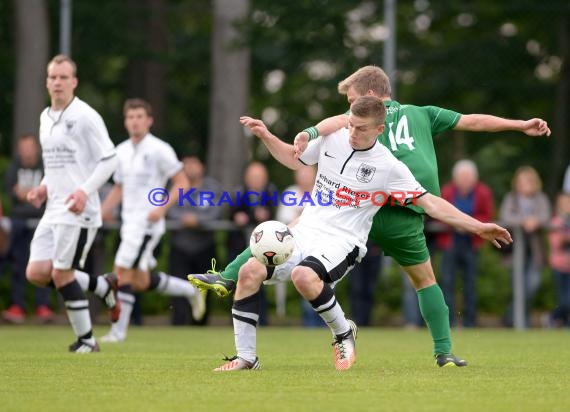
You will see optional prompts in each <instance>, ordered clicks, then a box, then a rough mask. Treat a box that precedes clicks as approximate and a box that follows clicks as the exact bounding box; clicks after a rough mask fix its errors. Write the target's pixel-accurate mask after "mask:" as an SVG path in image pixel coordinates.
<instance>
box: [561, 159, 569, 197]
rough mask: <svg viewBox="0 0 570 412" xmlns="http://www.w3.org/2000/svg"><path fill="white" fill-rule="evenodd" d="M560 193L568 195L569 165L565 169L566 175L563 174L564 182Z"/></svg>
mask: <svg viewBox="0 0 570 412" xmlns="http://www.w3.org/2000/svg"><path fill="white" fill-rule="evenodd" d="M562 191H563V192H564V193H568V194H570V165H568V167H567V168H566V173H565V174H564V182H563V183H562Z"/></svg>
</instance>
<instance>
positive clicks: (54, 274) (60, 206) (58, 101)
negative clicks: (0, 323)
mask: <svg viewBox="0 0 570 412" xmlns="http://www.w3.org/2000/svg"><path fill="white" fill-rule="evenodd" d="M76 71H77V68H76V65H75V63H74V62H73V60H71V59H70V58H69V57H67V56H64V55H58V56H55V57H54V58H53V59H52V60H51V61H50V62H49V64H48V66H47V82H46V83H47V90H48V92H49V95H50V97H51V105H50V106H49V107H47V108H46V109H45V110H44V111H43V112H42V114H41V117H40V143H41V146H42V157H43V163H44V168H45V175H44V178H43V179H42V181H41V183H40V185H39V186H37V187H35V188H33V189H32V190H30V192H28V195H27V199H28V201H29V202H31V203H32V204H33V205H34V206H36V207H40V206H41V205H42V204H43V203H44V202H45V201H46V200H47V205H46V210H45V213H44V215H43V216H42V218H41V220H40V222H39V224H38V227H37V228H36V231H35V233H34V237H33V239H32V243H31V245H30V259H29V263H28V267H27V269H26V277H27V278H28V280H29V281H30V282H32V283H34V284H36V285H38V286H48V285H51V286H54V287H55V288H56V289H57V290H58V292H59V293H60V294H61V296H62V298H63V301H64V302H65V307H66V310H67V316H68V318H69V321H70V323H71V326H72V328H73V331H74V333H75V335H76V336H77V341H76V342H75V343H73V344H72V345H71V346H70V347H69V350H70V351H71V352H76V353H88V352H98V351H99V346H98V345H97V343H96V341H95V338H94V337H93V333H92V326H91V318H90V315H89V303H88V300H87V298H86V297H85V293H84V291H85V289H86V287H83V288H82V286H81V285H80V283H79V282H78V281H79V279H80V278H81V279H89V275H88V274H86V273H84V272H81V271H79V270H75V269H74V267H76V266H79V267H82V266H83V263H84V262H85V258H86V256H87V253H88V252H89V248H90V247H91V244H92V242H93V239H94V237H95V234H96V232H97V228H98V227H100V226H101V208H100V203H99V194H98V193H97V190H98V189H99V188H100V187H101V186H102V185H103V184H104V183H105V182H106V181H107V180H108V179H109V177H110V176H111V174H112V173H113V172H114V171H115V168H116V167H117V156H116V152H115V146H114V145H113V143H112V142H111V139H110V138H109V134H108V132H107V128H106V127H105V123H104V122H103V119H102V118H101V116H99V114H98V113H97V112H96V111H95V110H93V109H92V108H91V107H90V106H89V105H88V104H86V103H85V102H83V101H81V100H80V99H79V98H78V97H76V96H75V95H74V90H75V88H76V87H77V83H78V81H77V77H76ZM94 285H95V289H96V294H97V295H99V296H100V297H105V298H106V299H105V300H106V303H107V304H108V305H109V306H110V307H112V308H114V309H118V307H116V304H115V299H114V295H113V293H112V284H111V283H110V282H109V281H108V280H106V279H105V278H103V277H99V278H96V279H95V280H94ZM114 313H115V314H118V311H117V310H115V311H114Z"/></svg>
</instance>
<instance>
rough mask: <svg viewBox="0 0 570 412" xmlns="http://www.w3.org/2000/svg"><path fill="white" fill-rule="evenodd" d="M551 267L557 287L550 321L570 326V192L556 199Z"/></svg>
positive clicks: (549, 237)
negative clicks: (554, 305) (554, 307)
mask: <svg viewBox="0 0 570 412" xmlns="http://www.w3.org/2000/svg"><path fill="white" fill-rule="evenodd" d="M550 223H551V231H550V233H549V235H548V240H549V241H550V259H549V260H550V267H551V268H552V279H553V281H554V287H555V289H556V302H557V306H556V309H554V311H553V312H552V314H551V315H550V321H551V323H553V324H556V325H560V326H570V193H560V194H559V195H558V199H557V201H556V214H555V216H554V217H553V218H552V220H551V222H550Z"/></svg>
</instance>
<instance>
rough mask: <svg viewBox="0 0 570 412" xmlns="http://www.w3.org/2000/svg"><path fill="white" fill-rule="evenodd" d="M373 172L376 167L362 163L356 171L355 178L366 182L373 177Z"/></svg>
mask: <svg viewBox="0 0 570 412" xmlns="http://www.w3.org/2000/svg"><path fill="white" fill-rule="evenodd" d="M374 173H376V167H374V166H370V165H367V164H366V163H362V164H361V165H360V167H359V168H358V170H357V171H356V180H358V181H359V182H362V183H368V182H370V181H371V180H372V178H373V177H374Z"/></svg>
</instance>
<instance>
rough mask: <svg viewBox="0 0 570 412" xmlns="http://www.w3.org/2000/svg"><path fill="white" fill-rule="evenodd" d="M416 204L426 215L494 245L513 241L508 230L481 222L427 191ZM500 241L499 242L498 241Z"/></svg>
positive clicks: (498, 246) (497, 245) (499, 245)
mask: <svg viewBox="0 0 570 412" xmlns="http://www.w3.org/2000/svg"><path fill="white" fill-rule="evenodd" d="M417 205H418V206H420V207H422V208H423V209H424V210H425V211H426V213H427V214H428V215H430V216H431V217H433V218H435V219H438V220H441V221H442V222H444V223H447V224H448V225H450V226H453V227H454V228H456V229H458V230H463V231H465V232H470V233H473V234H475V235H477V236H480V237H482V238H483V239H485V240H488V241H489V242H491V243H492V244H493V245H495V247H497V248H499V249H500V248H501V243H504V244H506V245H507V244H509V243H512V242H513V239H512V237H511V234H510V233H509V231H508V230H507V229H505V228H503V227H501V226H499V225H496V224H494V223H483V222H480V221H479V220H477V219H474V218H472V217H471V216H469V215H467V214H465V213H463V212H461V211H460V210H459V209H457V208H456V207H455V206H453V205H452V204H451V203H449V202H448V201H447V200H445V199H442V198H441V197H437V196H434V195H432V194H430V193H427V194H425V195H423V196H421V197H419V198H418V199H417ZM499 242H501V243H499Z"/></svg>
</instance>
